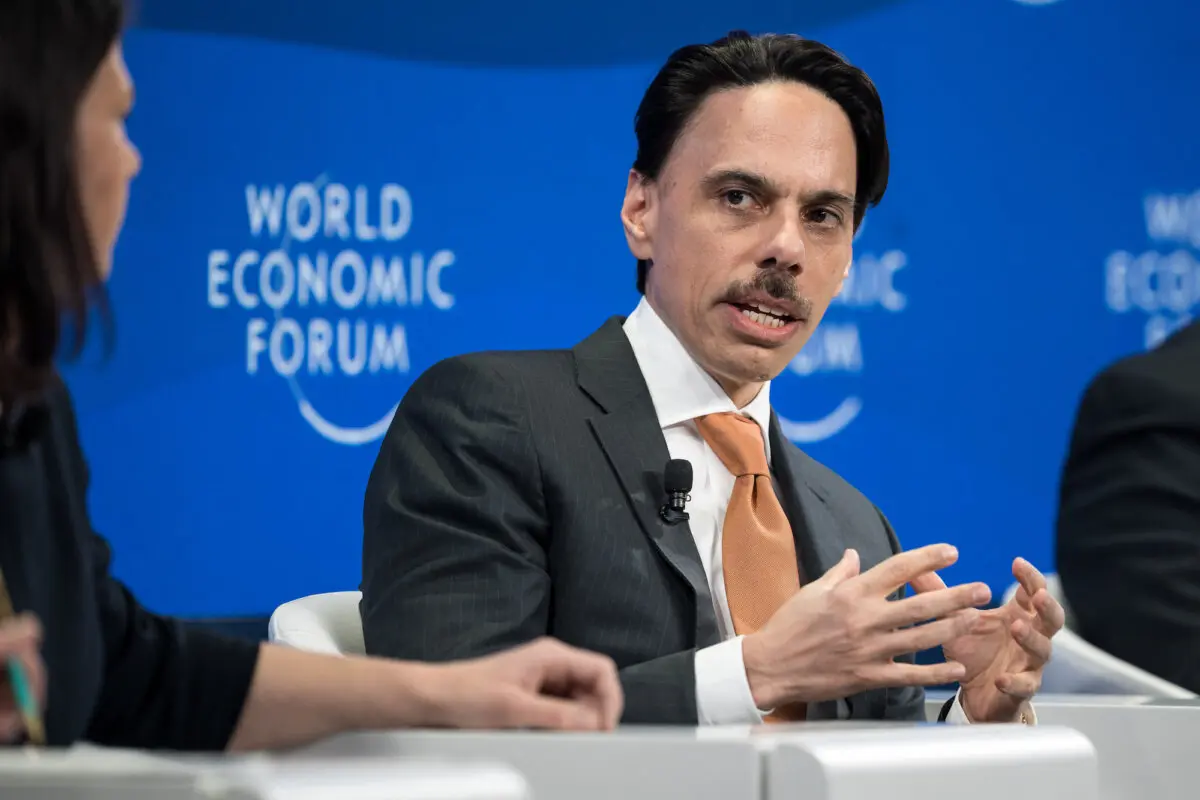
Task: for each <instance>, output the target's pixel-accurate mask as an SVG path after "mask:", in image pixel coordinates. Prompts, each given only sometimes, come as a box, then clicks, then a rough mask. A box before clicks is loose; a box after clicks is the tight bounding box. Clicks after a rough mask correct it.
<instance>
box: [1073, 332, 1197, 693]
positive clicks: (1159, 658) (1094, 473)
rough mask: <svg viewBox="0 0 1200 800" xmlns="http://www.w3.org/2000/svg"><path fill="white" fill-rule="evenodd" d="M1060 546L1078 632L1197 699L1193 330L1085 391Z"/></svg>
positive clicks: (1127, 361) (1105, 374)
mask: <svg viewBox="0 0 1200 800" xmlns="http://www.w3.org/2000/svg"><path fill="white" fill-rule="evenodd" d="M1057 550H1058V556H1057V561H1058V570H1059V575H1060V579H1061V580H1062V587H1063V592H1064V594H1065V596H1066V599H1067V603H1068V605H1069V606H1070V607H1071V611H1072V614H1073V616H1074V618H1075V619H1074V625H1075V627H1077V629H1078V631H1079V633H1080V635H1082V636H1083V637H1084V638H1085V639H1087V640H1088V641H1090V642H1092V643H1093V644H1095V645H1096V646H1097V647H1100V648H1101V649H1103V650H1106V651H1108V652H1109V653H1112V654H1113V655H1115V656H1117V657H1118V658H1121V659H1124V660H1126V661H1129V662H1131V663H1133V664H1136V665H1138V666H1140V667H1142V668H1143V669H1146V670H1148V671H1149V672H1152V673H1154V674H1156V675H1158V676H1160V677H1162V678H1165V679H1166V680H1169V681H1171V682H1172V683H1175V684H1178V685H1180V686H1183V687H1185V688H1187V689H1190V690H1191V691H1193V692H1200V322H1193V323H1192V324H1191V325H1189V326H1187V327H1186V328H1184V329H1183V330H1181V331H1178V332H1176V333H1175V334H1174V335H1173V336H1171V337H1170V338H1169V339H1167V340H1166V341H1165V342H1163V343H1162V344H1161V345H1159V347H1158V348H1156V349H1154V350H1151V351H1149V352H1146V353H1142V354H1139V355H1136V356H1131V357H1128V358H1124V359H1121V360H1120V361H1117V362H1116V363H1115V364H1113V365H1111V366H1109V367H1108V368H1107V369H1105V370H1104V371H1102V372H1101V373H1100V374H1099V375H1098V376H1097V377H1096V378H1095V379H1094V380H1093V381H1092V383H1091V384H1090V385H1089V386H1088V388H1087V391H1086V392H1085V393H1084V395H1083V399H1082V401H1081V402H1080V405H1079V413H1078V417H1077V419H1076V422H1075V430H1074V434H1073V436H1072V438H1071V446H1070V450H1069V452H1068V455H1067V460H1066V464H1065V466H1064V468H1063V474H1062V482H1061V485H1060V500H1059V510H1058V541H1057Z"/></svg>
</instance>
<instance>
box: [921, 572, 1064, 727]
mask: <svg viewBox="0 0 1200 800" xmlns="http://www.w3.org/2000/svg"><path fill="white" fill-rule="evenodd" d="M1013 577H1015V578H1016V579H1017V582H1018V583H1019V584H1020V587H1019V588H1018V589H1017V593H1016V595H1015V596H1014V597H1013V598H1012V600H1010V601H1008V602H1007V603H1005V604H1004V605H1003V606H1002V607H1000V608H996V609H991V610H988V611H983V612H981V613H979V614H977V615H975V621H974V623H973V624H972V626H971V627H970V628H969V629H968V630H967V631H966V632H964V633H963V634H962V635H961V636H958V637H956V638H954V639H951V640H950V641H947V642H945V643H944V644H943V645H942V651H943V652H944V653H945V654H946V658H947V659H953V660H954V661H957V662H958V663H960V664H962V665H963V668H964V670H965V672H964V674H963V676H962V679H961V681H960V684H961V686H962V690H963V691H962V703H963V710H964V711H966V712H967V718H968V719H970V720H971V721H972V722H1013V721H1015V719H1016V718H1017V716H1018V714H1019V713H1020V707H1021V704H1022V703H1023V702H1025V701H1027V700H1029V699H1031V698H1032V697H1033V696H1034V695H1035V694H1037V691H1038V689H1039V688H1041V685H1042V671H1043V670H1044V669H1045V667H1046V662H1048V661H1049V660H1050V651H1051V644H1050V640H1051V639H1052V638H1053V637H1054V635H1055V634H1056V633H1058V632H1059V631H1060V630H1062V626H1063V621H1064V620H1065V617H1066V615H1065V613H1064V612H1063V607H1062V606H1061V605H1060V604H1059V603H1058V601H1057V600H1055V599H1054V598H1053V597H1051V596H1050V593H1049V592H1048V591H1047V590H1046V578H1045V577H1044V576H1043V575H1042V573H1040V572H1038V571H1037V569H1035V568H1034V566H1033V565H1032V564H1030V563H1029V562H1028V561H1026V560H1025V559H1023V558H1018V559H1017V560H1016V561H1014V562H1013ZM913 588H914V589H915V590H916V591H917V592H918V593H922V594H923V593H926V592H929V593H933V594H936V593H938V592H941V591H943V590H945V588H946V584H945V583H943V582H942V579H941V578H939V577H938V576H937V575H934V574H932V573H929V574H926V575H922V576H921V577H919V578H917V579H916V580H915V581H914V582H913Z"/></svg>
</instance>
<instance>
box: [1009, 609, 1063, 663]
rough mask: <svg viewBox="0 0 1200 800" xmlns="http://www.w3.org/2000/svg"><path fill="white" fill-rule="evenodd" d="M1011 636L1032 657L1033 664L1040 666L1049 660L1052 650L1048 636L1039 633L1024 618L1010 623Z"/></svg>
mask: <svg viewBox="0 0 1200 800" xmlns="http://www.w3.org/2000/svg"><path fill="white" fill-rule="evenodd" d="M1012 636H1013V638H1014V639H1016V641H1017V644H1019V645H1021V648H1022V649H1023V650H1024V651H1025V652H1026V653H1028V654H1029V655H1030V656H1031V657H1032V659H1033V664H1034V666H1037V667H1041V666H1042V665H1044V664H1045V663H1046V662H1047V661H1049V660H1050V654H1051V652H1052V650H1053V647H1052V645H1051V644H1050V638H1049V637H1047V636H1045V635H1043V634H1042V633H1040V632H1039V631H1038V630H1037V629H1036V628H1034V627H1033V626H1032V625H1030V624H1029V623H1028V622H1026V621H1025V620H1017V621H1016V622H1014V623H1013V624H1012Z"/></svg>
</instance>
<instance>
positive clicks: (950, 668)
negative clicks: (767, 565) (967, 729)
mask: <svg viewBox="0 0 1200 800" xmlns="http://www.w3.org/2000/svg"><path fill="white" fill-rule="evenodd" d="M957 559H958V551H957V550H955V549H954V548H953V547H951V546H949V545H930V546H928V547H922V548H920V549H917V550H910V551H908V552H905V553H900V554H898V555H895V556H892V557H891V558H889V559H888V560H887V561H884V562H883V563H881V564H879V565H877V566H876V567H874V568H873V569H870V570H868V571H867V572H864V573H862V574H861V575H860V574H859V561H858V554H857V553H856V552H855V551H853V550H848V551H846V554H845V555H844V556H843V557H842V560H841V561H840V562H838V564H837V565H836V566H834V567H833V568H832V569H830V570H829V571H828V572H826V573H825V574H824V575H823V576H822V577H821V578H820V579H819V580H816V581H813V582H812V583H810V584H808V585H807V586H804V587H803V588H801V589H800V591H799V592H797V593H796V594H795V596H793V597H792V599H791V600H789V601H788V602H787V603H785V604H784V605H783V607H782V608H780V609H779V611H777V612H776V613H775V616H774V617H772V618H771V619H770V621H769V622H767V624H766V625H764V626H763V628H762V630H760V631H758V632H757V633H754V634H751V635H749V636H747V637H746V638H745V640H744V641H743V643H742V655H743V659H744V661H745V664H746V676H747V678H748V679H749V682H750V691H751V694H752V695H753V696H754V702H755V704H756V705H757V706H758V707H759V708H760V709H767V708H776V707H779V706H781V705H784V704H786V703H794V702H818V701H821V700H831V699H836V698H840V697H848V696H850V695H852V694H855V693H857V692H861V691H865V690H867V689H875V688H883V687H892V686H935V685H938V684H943V683H953V682H954V681H957V680H960V679H962V678H963V677H964V675H965V670H964V668H963V665H962V664H958V663H954V662H953V661H948V662H946V663H943V664H931V665H924V666H918V665H916V664H907V663H897V662H895V661H894V660H893V659H894V658H895V657H897V656H902V655H906V654H909V653H915V652H917V651H919V650H925V649H928V648H930V647H936V646H937V645H940V644H943V643H945V642H948V641H952V640H954V639H956V638H958V637H961V636H962V635H963V634H965V633H966V632H967V631H969V630H971V629H972V628H973V627H974V625H975V622H976V619H977V618H978V615H979V611H978V610H977V609H975V608H974V606H977V605H982V604H984V603H987V602H988V600H989V599H990V598H991V592H990V590H989V589H988V587H987V585H986V584H982V583H972V584H966V585H963V586H956V587H954V588H946V586H945V584H942V585H941V587H940V588H938V589H932V588H931V589H930V590H929V591H927V592H924V593H920V594H917V595H914V596H912V597H908V598H905V599H903V600H898V601H889V600H888V599H887V598H888V596H889V595H891V594H892V593H894V592H895V591H896V590H897V589H899V588H901V587H902V586H904V585H905V584H908V583H912V582H913V581H917V580H920V579H922V578H923V576H926V575H932V574H933V572H934V571H935V570H939V569H943V568H945V567H948V566H949V565H951V564H953V563H954V562H955V561H956V560H957ZM935 577H936V576H935ZM939 581H940V579H939ZM923 585H926V586H929V585H930V584H929V583H928V581H926V582H925V583H924V584H923ZM928 620H933V621H932V622H928V624H924V625H917V623H922V622H926V621H928ZM913 625H916V627H909V626H913Z"/></svg>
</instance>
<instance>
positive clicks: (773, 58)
mask: <svg viewBox="0 0 1200 800" xmlns="http://www.w3.org/2000/svg"><path fill="white" fill-rule="evenodd" d="M771 81H795V82H796V83H803V84H806V85H808V86H811V87H812V88H814V89H817V90H818V91H820V92H823V93H824V94H825V95H826V96H827V97H829V99H831V100H833V101H834V102H835V103H837V104H838V105H839V106H841V107H842V110H843V111H845V112H846V116H847V117H849V118H850V127H851V128H852V129H853V131H854V141H855V145H856V147H857V151H858V186H857V187H856V188H855V195H856V200H857V205H856V207H855V209H854V227H855V229H856V230H857V228H858V226H859V225H860V224H861V223H862V218H863V215H864V214H865V213H866V210H867V207H868V206H873V205H875V204H877V203H878V202H879V201H880V200H882V199H883V193H884V191H885V190H886V189H887V182H888V144H887V133H886V131H885V130H884V124H883V103H882V102H881V101H880V99H879V93H878V92H877V91H876V90H875V85H874V84H873V83H871V79H870V78H868V77H867V74H866V73H865V72H863V71H862V70H861V69H859V68H858V67H855V66H853V65H852V64H850V63H849V62H847V61H846V60H845V59H844V58H842V56H841V55H839V54H838V53H836V52H834V51H833V50H831V49H830V48H828V47H826V46H825V45H823V44H821V43H820V42H814V41H813V40H811V39H803V38H801V37H799V36H791V35H782V34H765V35H762V36H751V35H750V34H749V33H746V32H745V31H733V32H731V33H730V34H729V35H728V36H726V37H724V38H722V39H718V40H717V41H715V42H713V43H712V44H692V45H688V46H686V47H682V48H680V49H678V50H676V51H675V52H674V53H672V54H671V56H670V58H668V59H667V63H666V64H664V65H663V67H662V69H660V70H659V71H658V74H657V75H655V76H654V80H653V81H651V83H650V86H649V88H647V89H646V94H645V95H643V96H642V102H641V105H639V106H638V110H637V116H636V117H635V118H634V131H635V132H636V133H637V143H638V149H637V158H636V159H635V160H634V162H633V168H634V169H635V170H636V171H637V172H638V173H639V174H640V175H641V176H642V177H643V178H644V179H646V180H656V179H657V178H658V176H659V173H660V172H661V171H662V168H663V165H664V164H665V163H666V161H667V157H668V156H669V155H670V154H671V150H672V148H674V147H675V143H676V141H678V139H679V136H680V135H681V134H682V133H683V130H684V128H685V127H686V126H687V124H688V122H689V121H690V120H691V119H692V117H693V116H694V115H695V114H696V112H697V111H698V110H699V108H700V105H701V103H703V102H704V100H705V99H706V98H708V96H709V95H711V94H713V93H714V92H719V91H722V90H724V89H733V88H740V87H748V86H755V85H757V84H760V83H768V82H771ZM649 269H650V262H649V261H645V260H639V261H638V274H637V288H638V291H639V292H641V293H643V294H644V293H645V291H646V275H647V272H648V270H649Z"/></svg>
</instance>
